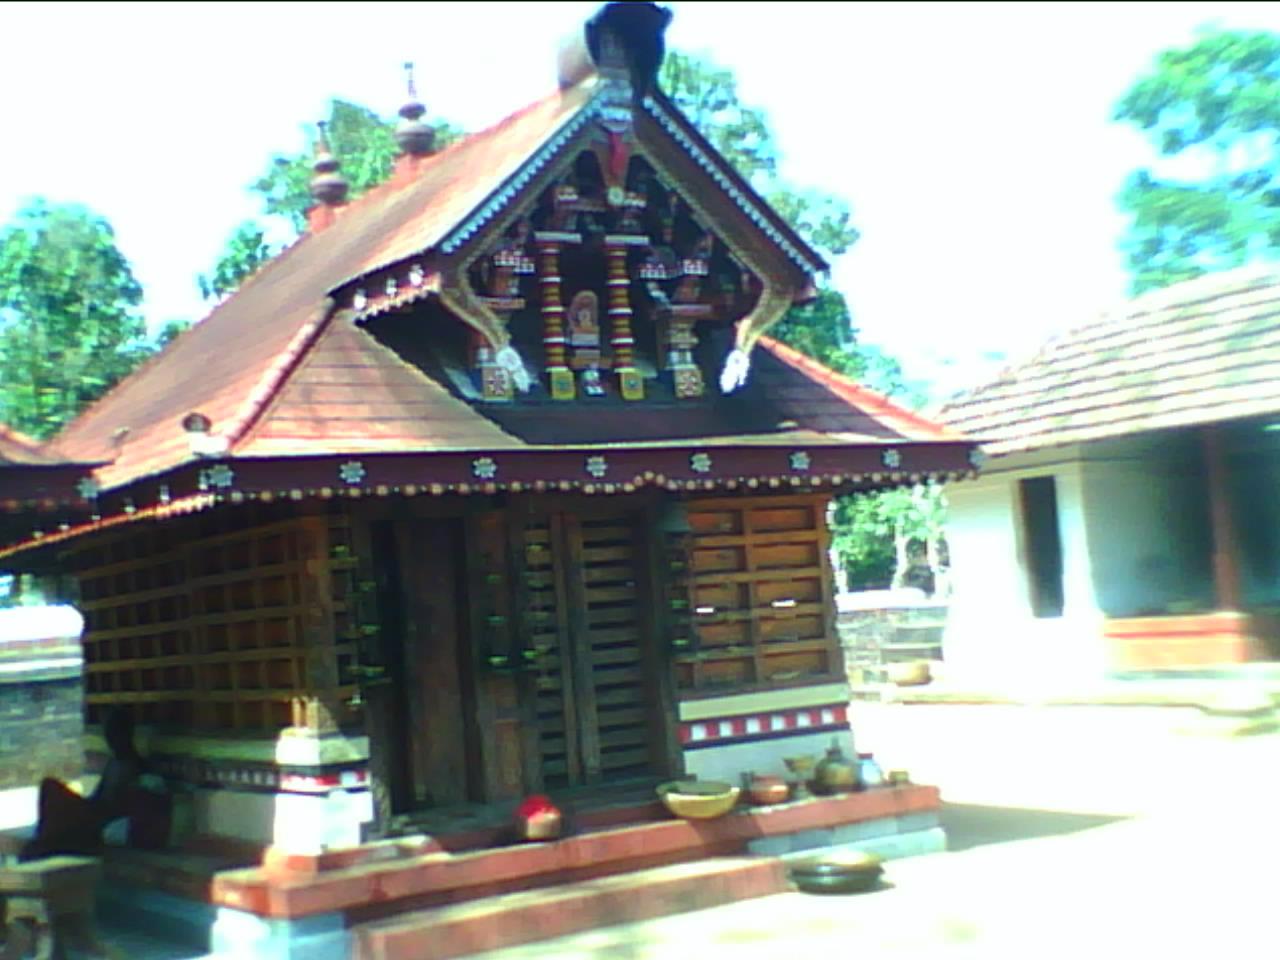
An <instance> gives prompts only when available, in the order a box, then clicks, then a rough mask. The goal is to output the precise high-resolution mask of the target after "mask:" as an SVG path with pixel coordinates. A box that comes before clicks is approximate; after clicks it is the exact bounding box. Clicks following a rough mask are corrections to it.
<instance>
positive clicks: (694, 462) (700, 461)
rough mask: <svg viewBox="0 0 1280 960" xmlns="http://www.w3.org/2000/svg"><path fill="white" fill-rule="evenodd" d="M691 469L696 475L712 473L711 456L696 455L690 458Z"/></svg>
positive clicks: (707, 454)
mask: <svg viewBox="0 0 1280 960" xmlns="http://www.w3.org/2000/svg"><path fill="white" fill-rule="evenodd" d="M689 467H690V469H692V470H693V472H694V473H710V472H711V454H709V453H695V454H694V455H693V456H691V457H690V458H689Z"/></svg>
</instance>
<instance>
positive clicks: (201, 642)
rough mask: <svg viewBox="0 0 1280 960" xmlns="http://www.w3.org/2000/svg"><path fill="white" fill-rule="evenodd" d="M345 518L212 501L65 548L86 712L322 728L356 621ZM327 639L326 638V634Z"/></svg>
mask: <svg viewBox="0 0 1280 960" xmlns="http://www.w3.org/2000/svg"><path fill="white" fill-rule="evenodd" d="M346 544H347V521H346V518H345V517H344V516H341V515H327V516H326V515H310V516H281V515H279V514H276V515H274V516H273V515H270V514H264V513H263V512H260V511H253V508H241V509H239V510H234V509H233V510H219V511H214V512H211V513H209V514H206V515H202V516H199V517H191V518H185V519H182V520H175V521H171V522H169V523H166V524H148V525H145V526H144V525H142V524H139V526H138V528H137V529H134V530H128V531H123V532H120V533H117V534H116V535H114V536H112V537H110V538H104V539H102V540H98V541H93V542H89V543H87V544H86V546H84V547H82V548H80V549H79V550H77V551H76V552H75V553H74V554H73V557H72V563H73V565H74V569H75V570H76V576H77V579H78V581H79V587H80V602H79V606H80V609H81V610H82V612H83V613H84V615H85V620H86V626H85V641H84V645H85V660H86V674H87V677H86V700H87V706H88V714H89V716H88V719H89V721H90V722H91V723H92V722H98V721H100V719H101V713H102V711H103V709H104V708H105V707H108V706H126V707H128V708H129V709H131V710H132V712H133V714H134V717H135V720H137V721H138V722H140V723H145V724H152V725H156V726H159V727H165V728H175V729H182V730H193V731H245V732H257V731H266V730H278V729H280V728H282V727H287V726H308V727H314V728H325V727H330V726H333V725H335V724H337V723H341V722H342V721H343V719H344V716H343V711H344V703H345V701H346V700H347V699H348V698H349V697H350V695H351V694H353V693H354V688H353V687H351V688H348V687H344V685H343V684H342V683H340V681H339V672H340V671H339V665H340V662H344V661H346V660H350V659H351V658H352V656H353V655H354V646H355V644H354V641H355V639H356V636H357V634H358V629H359V628H358V625H357V624H356V622H355V618H354V617H352V615H351V612H350V611H349V610H348V606H349V599H350V596H351V595H352V594H353V593H354V585H353V583H352V580H351V578H352V576H353V574H352V572H351V571H352V569H353V567H354V561H353V560H351V559H350V558H349V549H347V547H346V546H345V545H346ZM335 638H336V639H337V642H336V643H335Z"/></svg>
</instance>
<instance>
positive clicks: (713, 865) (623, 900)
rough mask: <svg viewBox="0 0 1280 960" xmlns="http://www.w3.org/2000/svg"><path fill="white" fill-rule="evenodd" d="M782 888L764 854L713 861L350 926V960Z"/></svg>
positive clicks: (601, 922)
mask: <svg viewBox="0 0 1280 960" xmlns="http://www.w3.org/2000/svg"><path fill="white" fill-rule="evenodd" d="M787 889H789V887H788V881H787V878H786V871H785V868H784V867H783V865H782V863H781V861H779V860H777V859H774V858H772V857H715V858H711V859H707V860H699V861H695V862H693V863H682V864H676V865H673V866H667V867H655V868H651V869H648V870H640V871H636V872H634V873H624V874H617V875H614V876H610V877H604V878H600V879H596V880H586V881H582V882H579V883H570V884H564V885H562V886H558V887H546V888H543V889H540V890H529V891H525V892H522V893H510V894H503V895H501V896H495V897H488V898H485V899H483V900H473V901H471V902H469V903H460V904H454V905H450V906H445V907H435V908H431V909H427V910H419V911H416V912H414V913H409V914H403V915H401V916H397V917H394V918H391V919H388V920H378V921H374V922H371V923H365V924H361V925H359V926H356V927H355V928H354V929H352V931H351V936H352V956H353V957H355V958H356V960H447V958H450V957H463V956H467V955H469V954H473V953H480V952H482V951H485V950H498V949H502V948H504V947H512V946H516V945H519V944H522V943H530V942H533V941H535V940H546V939H550V938H552V937H559V936H564V935H566V934H570V933H577V932H580V931H583V930H588V929H592V928H595V927H602V926H610V925H613V924H619V923H634V922H636V921H639V920H649V919H652V918H654V917H660V916H667V915H669V914H673V913H684V912H687V911H691V910H702V909H705V908H707V907H714V906H720V905H721V904H725V903H730V902H733V901H737V900H746V899H750V898H752V897H762V896H768V895H769V894H774V893H781V892H782V891H784V890H787Z"/></svg>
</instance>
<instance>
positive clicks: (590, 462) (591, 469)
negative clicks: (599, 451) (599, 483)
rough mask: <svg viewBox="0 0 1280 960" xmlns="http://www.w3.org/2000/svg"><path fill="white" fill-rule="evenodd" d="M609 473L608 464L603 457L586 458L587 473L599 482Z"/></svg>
mask: <svg viewBox="0 0 1280 960" xmlns="http://www.w3.org/2000/svg"><path fill="white" fill-rule="evenodd" d="M608 472H609V463H608V461H607V460H605V458H604V457H601V456H595V457H587V473H589V474H591V476H593V477H595V478H596V479H597V480H599V479H600V478H601V477H603V476H604V475H605V474H606V473H608Z"/></svg>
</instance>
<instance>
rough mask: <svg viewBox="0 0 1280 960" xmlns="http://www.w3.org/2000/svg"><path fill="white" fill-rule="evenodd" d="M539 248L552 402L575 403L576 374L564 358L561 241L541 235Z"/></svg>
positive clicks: (539, 235) (547, 363)
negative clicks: (574, 378)
mask: <svg viewBox="0 0 1280 960" xmlns="http://www.w3.org/2000/svg"><path fill="white" fill-rule="evenodd" d="M536 241H537V244H538V284H539V286H540V287H541V288H542V345H543V350H544V357H545V365H546V369H547V377H548V379H549V388H550V391H551V397H552V399H553V400H572V399H573V397H574V388H573V373H572V372H571V371H570V370H569V365H568V361H567V358H566V355H565V346H566V344H567V340H566V338H565V331H564V303H563V301H562V300H561V292H560V285H561V279H560V241H559V240H558V239H557V238H556V236H555V235H553V234H544V233H540V234H537V236H536Z"/></svg>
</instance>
